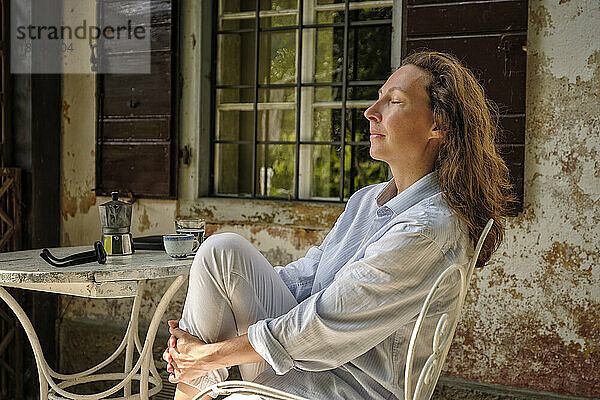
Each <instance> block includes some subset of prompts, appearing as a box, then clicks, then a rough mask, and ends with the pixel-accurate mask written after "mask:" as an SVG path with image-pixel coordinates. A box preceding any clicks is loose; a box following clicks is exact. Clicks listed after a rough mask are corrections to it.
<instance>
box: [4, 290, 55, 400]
mask: <svg viewBox="0 0 600 400" xmlns="http://www.w3.org/2000/svg"><path fill="white" fill-rule="evenodd" d="M0 298H1V299H2V300H4V302H5V303H6V304H7V305H8V307H10V309H11V310H12V312H14V313H15V315H16V317H17V319H18V320H19V322H20V323H21V326H23V329H24V330H25V334H27V338H28V339H29V343H31V347H32V348H33V356H34V358H35V363H36V366H37V370H38V378H39V383H40V400H47V399H48V381H47V375H48V364H47V363H46V359H45V358H44V352H43V351H42V346H41V345H40V341H39V339H38V337H37V334H36V333H35V330H34V329H33V325H32V324H31V321H30V320H29V318H28V317H27V314H26V313H25V311H23V309H22V308H21V306H20V305H19V303H17V301H16V300H15V298H14V297H12V295H11V294H10V293H8V292H7V291H6V289H4V288H3V287H0Z"/></svg>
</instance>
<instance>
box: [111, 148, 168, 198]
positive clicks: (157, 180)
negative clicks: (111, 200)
mask: <svg viewBox="0 0 600 400" xmlns="http://www.w3.org/2000/svg"><path fill="white" fill-rule="evenodd" d="M170 152H171V150H170V146H169V144H168V143H153V144H140V143H135V144H127V143H120V144H116V143H110V144H104V145H103V146H102V157H103V160H104V168H103V169H102V176H101V178H102V182H103V183H104V185H105V186H106V187H110V188H112V189H111V190H120V191H123V192H127V191H131V192H133V193H134V195H135V196H136V197H140V196H152V197H158V196H162V197H168V196H169V194H170V177H171V171H170V167H169V160H170Z"/></svg>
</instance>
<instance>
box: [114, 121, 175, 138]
mask: <svg viewBox="0 0 600 400" xmlns="http://www.w3.org/2000/svg"><path fill="white" fill-rule="evenodd" d="M170 125H171V119H170V118H152V119H122V118H119V119H105V120H104V122H103V127H102V130H103V131H104V140H105V141H140V140H142V141H143V140H165V141H168V140H170V138H171V136H170V135H169V133H170V132H171V126H170Z"/></svg>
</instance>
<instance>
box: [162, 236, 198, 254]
mask: <svg viewBox="0 0 600 400" xmlns="http://www.w3.org/2000/svg"><path fill="white" fill-rule="evenodd" d="M163 244H164V245H165V250H166V252H167V254H168V255H170V256H171V257H173V258H185V257H187V256H189V255H191V254H194V253H195V252H196V250H198V247H200V242H199V241H197V240H196V239H194V235H192V234H191V233H176V234H172V235H163Z"/></svg>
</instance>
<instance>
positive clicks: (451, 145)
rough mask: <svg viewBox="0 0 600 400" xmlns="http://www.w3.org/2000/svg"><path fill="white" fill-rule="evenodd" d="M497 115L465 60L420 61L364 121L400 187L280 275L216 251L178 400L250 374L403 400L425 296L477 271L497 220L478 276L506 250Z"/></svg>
mask: <svg viewBox="0 0 600 400" xmlns="http://www.w3.org/2000/svg"><path fill="white" fill-rule="evenodd" d="M490 109H491V107H490V104H488V102H487V100H486V99H485V95H484V92H483V89H482V88H481V86H480V85H479V84H478V83H477V80H476V79H475V78H474V77H473V74H472V73H471V72H470V71H469V70H468V69H466V68H465V67H464V66H462V65H461V64H460V62H459V61H457V60H456V59H455V58H453V57H451V56H449V55H446V54H443V53H436V52H421V53H416V54H413V55H411V56H409V57H408V58H406V59H405V61H404V63H403V65H402V67H401V68H399V69H398V70H397V71H395V72H394V73H393V74H392V75H391V76H390V77H389V79H388V80H387V81H386V83H385V84H384V85H383V86H382V87H381V89H380V91H379V99H378V100H377V101H376V102H375V103H374V104H373V105H372V106H371V107H370V108H369V109H367V110H366V111H365V117H366V118H367V119H368V120H369V121H370V132H371V136H370V141H371V148H370V154H371V157H372V158H374V159H376V160H381V161H385V162H386V163H387V164H388V165H389V166H390V168H391V171H392V174H393V179H392V180H390V181H389V182H387V183H381V184H377V185H372V186H368V187H365V188H362V189H361V190H359V191H357V192H356V193H354V194H353V195H352V197H351V198H350V199H349V200H348V203H347V205H346V209H345V210H344V212H343V213H342V215H341V216H340V217H339V219H338V220H337V222H336V224H335V226H334V227H333V229H332V230H331V232H330V233H329V234H328V235H327V237H326V238H325V240H324V241H323V243H322V244H321V245H320V246H318V247H313V248H311V249H310V250H309V251H308V253H307V254H306V256H305V257H303V258H301V259H299V260H297V261H295V262H292V263H290V264H288V265H287V266H285V267H275V268H272V266H271V265H270V264H269V262H268V261H267V260H266V259H265V258H264V257H262V256H261V255H260V253H259V252H258V251H257V250H256V249H255V248H254V247H253V246H252V245H251V244H249V243H248V242H247V241H246V240H245V239H243V238H241V237H240V236H238V235H234V234H220V235H214V236H212V237H210V238H209V239H208V240H207V241H206V242H205V243H204V244H203V245H202V246H201V248H200V250H199V251H198V253H197V255H196V257H195V259H194V262H193V266H192V270H191V273H190V282H189V289H188V294H187V298H186V303H185V306H184V310H183V316H182V319H181V321H179V323H177V322H176V321H170V322H169V325H170V327H171V328H170V332H171V334H172V336H171V338H170V339H169V343H168V346H169V347H168V349H167V350H166V351H165V354H164V358H165V360H166V361H167V363H168V365H167V368H168V370H169V372H171V376H170V380H171V382H177V383H178V385H177V393H176V396H175V398H176V399H187V398H192V397H193V396H194V395H195V394H197V393H198V390H199V388H203V387H205V386H207V385H209V384H211V383H214V382H216V381H221V380H223V379H225V378H226V377H227V367H229V366H232V365H240V371H241V374H242V377H243V379H245V380H254V381H256V382H259V383H263V384H266V385H268V386H271V387H275V388H279V389H283V390H285V391H287V392H291V393H295V394H298V395H300V396H304V397H307V398H311V399H390V398H392V399H395V398H398V399H401V398H402V397H403V394H402V392H403V365H404V361H405V360H404V358H405V355H406V346H407V342H408V340H409V335H410V332H411V327H412V325H413V324H414V317H415V315H417V314H418V312H419V310H420V307H421V305H422V304H423V301H424V299H425V297H426V295H427V292H428V290H429V288H430V287H431V285H432V284H433V282H434V281H435V279H436V278H437V277H438V276H439V274H440V273H441V272H442V271H443V270H444V269H445V268H446V267H448V266H449V265H451V264H453V263H461V264H464V263H466V262H467V261H468V259H469V256H470V255H471V254H472V251H473V245H474V243H475V242H476V240H477V238H478V237H479V235H480V233H481V232H482V230H483V227H484V226H485V223H486V222H487V220H488V219H489V218H494V220H495V221H496V223H495V224H494V227H493V228H492V231H491V232H490V234H489V236H488V240H487V241H486V243H485V245H484V247H483V250H482V252H481V255H480V265H483V264H484V263H485V262H486V261H487V260H488V259H489V258H490V255H491V254H492V252H493V251H494V250H495V249H496V248H497V246H498V245H499V243H500V242H501V240H502V237H503V232H504V216H505V209H506V205H507V201H508V200H509V198H508V197H507V195H506V193H507V191H508V189H509V188H510V186H509V183H508V170H507V167H506V165H505V164H504V162H503V161H502V159H501V158H500V157H499V156H498V154H497V151H496V147H495V144H494V140H495V136H496V120H495V119H493V118H492V114H491V110H490ZM178 324H179V326H178ZM207 343H208V344H207Z"/></svg>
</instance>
